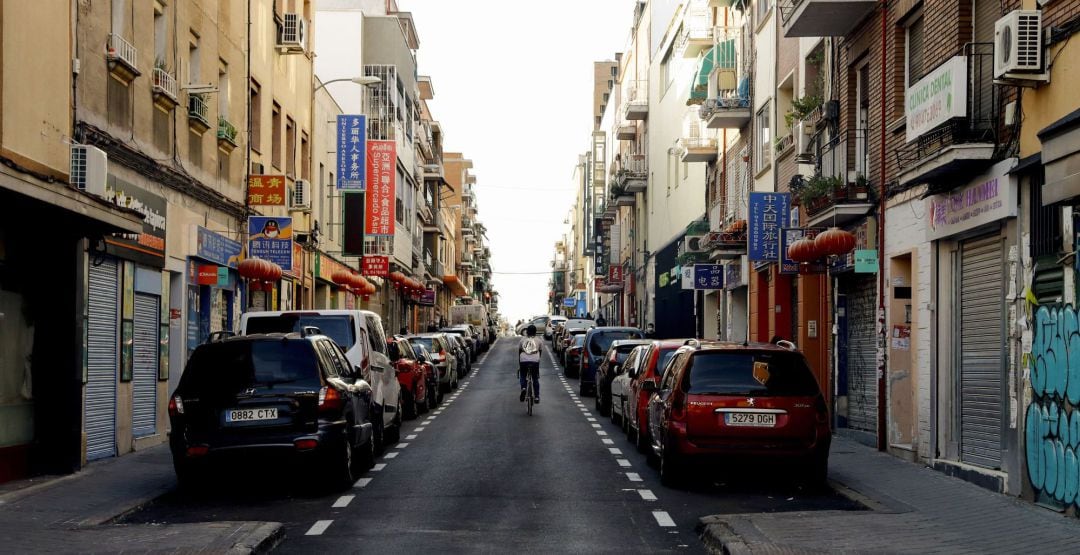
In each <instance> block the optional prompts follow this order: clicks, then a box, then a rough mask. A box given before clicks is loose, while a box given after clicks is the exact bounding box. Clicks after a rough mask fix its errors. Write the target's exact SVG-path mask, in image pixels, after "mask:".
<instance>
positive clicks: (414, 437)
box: [405, 434, 416, 439]
mask: <svg viewBox="0 0 1080 555" xmlns="http://www.w3.org/2000/svg"><path fill="white" fill-rule="evenodd" d="M405 439H416V434H409V435H407V436H405Z"/></svg>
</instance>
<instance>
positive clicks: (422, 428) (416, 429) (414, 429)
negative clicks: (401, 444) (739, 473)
mask: <svg viewBox="0 0 1080 555" xmlns="http://www.w3.org/2000/svg"><path fill="white" fill-rule="evenodd" d="M413 431H414V432H422V431H424V427H423V426H420V427H419V428H413Z"/></svg>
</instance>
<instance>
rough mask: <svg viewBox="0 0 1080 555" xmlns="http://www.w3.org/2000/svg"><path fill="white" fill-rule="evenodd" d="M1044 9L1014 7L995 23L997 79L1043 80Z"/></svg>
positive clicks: (995, 71)
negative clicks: (1017, 8) (1019, 8)
mask: <svg viewBox="0 0 1080 555" xmlns="http://www.w3.org/2000/svg"><path fill="white" fill-rule="evenodd" d="M1042 72H1043V45H1042V12H1040V11H1039V10H1014V11H1012V12H1009V13H1008V14H1006V15H1005V16H1004V17H1002V18H1001V19H999V20H997V22H995V23H994V79H999V80H1010V79H1015V80H1021V81H1025V80H1026V81H1041V80H1046V79H1047V78H1048V77H1049V76H1048V75H1046V76H1044V75H1042Z"/></svg>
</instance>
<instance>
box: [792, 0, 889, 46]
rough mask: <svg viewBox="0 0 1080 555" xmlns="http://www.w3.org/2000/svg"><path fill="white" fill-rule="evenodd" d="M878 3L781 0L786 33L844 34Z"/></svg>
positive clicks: (830, 35) (809, 35)
mask: <svg viewBox="0 0 1080 555" xmlns="http://www.w3.org/2000/svg"><path fill="white" fill-rule="evenodd" d="M877 4H878V2H877V1H876V0H780V3H779V6H780V20H781V21H782V23H783V27H784V36H785V37H788V38H792V37H843V36H845V35H847V34H848V33H850V32H851V31H852V30H853V29H855V26H856V25H858V24H859V23H860V22H861V21H862V20H863V19H865V18H866V16H868V15H870V13H871V12H873V11H874V8H875V7H876V6H877Z"/></svg>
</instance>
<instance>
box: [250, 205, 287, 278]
mask: <svg viewBox="0 0 1080 555" xmlns="http://www.w3.org/2000/svg"><path fill="white" fill-rule="evenodd" d="M248 236H249V237H250V238H251V239H250V240H249V241H248V254H249V255H250V256H251V258H261V259H263V260H269V261H270V262H273V263H274V264H277V265H278V266H281V269H282V270H285V271H288V270H289V269H291V268H292V265H293V264H292V257H293V240H292V218H285V217H267V216H251V217H249V218H248Z"/></svg>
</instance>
